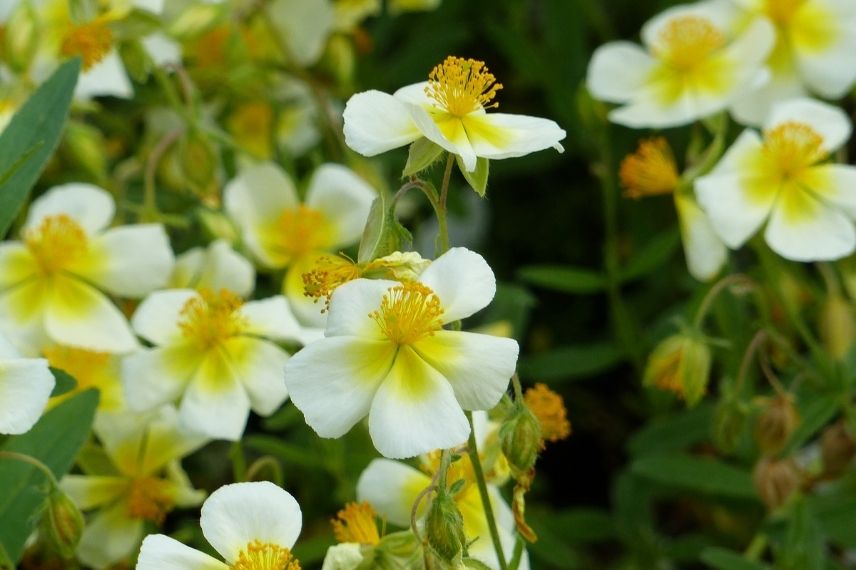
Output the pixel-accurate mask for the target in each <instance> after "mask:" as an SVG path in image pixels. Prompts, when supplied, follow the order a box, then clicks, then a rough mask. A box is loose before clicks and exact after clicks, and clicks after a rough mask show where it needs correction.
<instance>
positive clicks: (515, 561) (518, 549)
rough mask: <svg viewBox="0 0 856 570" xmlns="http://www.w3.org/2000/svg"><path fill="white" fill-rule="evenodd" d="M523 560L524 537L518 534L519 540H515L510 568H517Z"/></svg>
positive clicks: (511, 569) (512, 569) (509, 569)
mask: <svg viewBox="0 0 856 570" xmlns="http://www.w3.org/2000/svg"><path fill="white" fill-rule="evenodd" d="M521 560H523V537H521V536H520V535H517V540H516V541H515V542H514V553H513V554H512V556H511V562H509V564H508V570H517V569H518V568H519V567H520V561H521Z"/></svg>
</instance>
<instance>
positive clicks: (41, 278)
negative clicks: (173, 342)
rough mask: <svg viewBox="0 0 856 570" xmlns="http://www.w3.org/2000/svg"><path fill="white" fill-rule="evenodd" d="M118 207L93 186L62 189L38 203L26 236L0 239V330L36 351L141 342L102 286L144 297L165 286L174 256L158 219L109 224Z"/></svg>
mask: <svg viewBox="0 0 856 570" xmlns="http://www.w3.org/2000/svg"><path fill="white" fill-rule="evenodd" d="M114 210H115V206H114V204H113V198H112V197H111V196H110V195H109V194H108V193H107V192H105V191H104V190H102V189H100V188H98V187H96V186H91V185H89V184H66V185H64V186H58V187H56V188H53V189H52V190H49V191H48V192H47V193H46V194H44V195H43V196H41V197H40V198H38V199H37V200H35V201H34V202H33V204H32V206H31V207H30V212H29V216H28V218H27V222H26V224H25V225H24V229H23V232H22V238H23V239H22V241H20V242H7V243H3V244H0V329H2V330H5V331H7V332H8V333H13V332H14V334H15V338H16V340H18V341H21V342H22V344H27V345H29V350H31V351H37V350H39V349H40V348H42V347H44V346H46V345H49V344H53V343H58V344H64V345H67V346H73V347H78V348H85V349H88V350H96V351H104V352H128V351H131V350H134V349H135V348H137V347H138V343H137V341H136V339H135V338H134V335H133V333H132V332H131V330H130V328H129V327H128V323H127V320H126V319H125V317H124V315H122V313H121V312H120V311H119V309H117V308H116V307H115V306H114V305H113V303H112V302H111V301H110V300H109V299H108V298H107V297H106V296H105V295H104V294H103V293H102V292H101V290H104V291H106V292H108V293H111V294H113V295H117V296H120V297H132V298H135V297H142V296H143V295H145V294H147V293H149V292H150V291H152V290H154V289H157V288H158V287H162V286H163V285H164V284H166V281H167V279H168V278H169V274H170V271H171V270H172V266H173V263H174V259H173V255H172V250H171V249H170V245H169V238H168V237H167V235H166V232H165V231H164V229H163V226H161V225H159V224H145V225H132V226H122V227H116V228H110V229H107V226H108V224H109V223H110V221H111V220H112V219H113V213H114Z"/></svg>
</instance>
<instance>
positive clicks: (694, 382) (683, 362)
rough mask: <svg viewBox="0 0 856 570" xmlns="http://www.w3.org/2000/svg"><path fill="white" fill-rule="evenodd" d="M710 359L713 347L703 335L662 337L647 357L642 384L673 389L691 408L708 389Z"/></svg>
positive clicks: (680, 334) (686, 333) (681, 333)
mask: <svg viewBox="0 0 856 570" xmlns="http://www.w3.org/2000/svg"><path fill="white" fill-rule="evenodd" d="M710 361H711V355H710V348H709V347H708V346H707V344H706V343H705V341H704V339H703V338H702V337H701V335H699V334H697V333H694V332H691V331H684V332H680V333H678V334H675V335H673V336H670V337H668V338H666V339H665V340H663V341H662V342H661V343H660V344H659V345H657V348H655V349H654V352H652V353H651V356H649V357H648V364H647V366H646V367H645V374H644V376H643V380H642V383H643V384H644V385H645V386H648V387H655V388H659V389H660V390H668V391H670V392H674V393H675V394H677V395H678V396H679V397H681V398H683V399H684V400H685V401H686V403H687V406H689V407H692V406H695V405H696V404H697V403H698V402H699V400H701V398H702V396H704V394H705V392H706V391H707V383H708V380H709V378H710Z"/></svg>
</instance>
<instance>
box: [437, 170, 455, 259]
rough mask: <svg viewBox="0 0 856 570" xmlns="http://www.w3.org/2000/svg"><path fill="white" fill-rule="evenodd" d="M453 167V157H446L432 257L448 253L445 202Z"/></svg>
mask: <svg viewBox="0 0 856 570" xmlns="http://www.w3.org/2000/svg"><path fill="white" fill-rule="evenodd" d="M454 165H455V156H454V155H453V154H451V153H450V154H449V155H448V156H447V157H446V170H445V172H443V185H442V186H441V187H440V199H439V200H438V201H437V207H436V208H435V211H436V213H437V225H438V228H439V234H438V235H437V242H436V244H435V246H434V257H440V256H441V255H443V254H444V253H446V252H447V251H449V224H448V220H447V218H448V215H447V214H448V211H449V210H448V208H447V207H446V201H447V199H448V196H449V181H450V180H451V179H452V167H453V166H454Z"/></svg>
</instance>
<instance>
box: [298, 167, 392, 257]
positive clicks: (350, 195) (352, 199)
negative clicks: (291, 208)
mask: <svg viewBox="0 0 856 570" xmlns="http://www.w3.org/2000/svg"><path fill="white" fill-rule="evenodd" d="M376 197H377V192H375V191H374V189H373V188H372V187H371V186H369V185H368V184H367V183H366V182H365V181H364V180H363V179H362V178H360V177H359V176H357V175H356V174H355V173H354V172H353V171H352V170H351V169H350V168H347V167H345V166H342V165H340V164H332V163H328V164H322V165H321V166H319V167H318V169H317V170H316V171H315V173H314V174H313V175H312V179H311V180H310V182H309V189H308V190H307V191H306V205H307V206H309V207H310V208H312V209H314V210H317V211H319V212H321V213H322V214H324V216H325V218H326V219H327V220H328V222H329V223H330V224H331V225H332V227H333V232H334V233H333V236H332V237H331V242H332V243H331V247H333V248H340V247H347V246H349V245H351V244H353V243H354V242H355V241H357V240H358V239H359V237H360V235H362V232H363V228H364V227H365V225H366V220H367V219H368V217H369V210H370V209H371V206H372V201H373V200H374V199H375V198H376Z"/></svg>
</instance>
